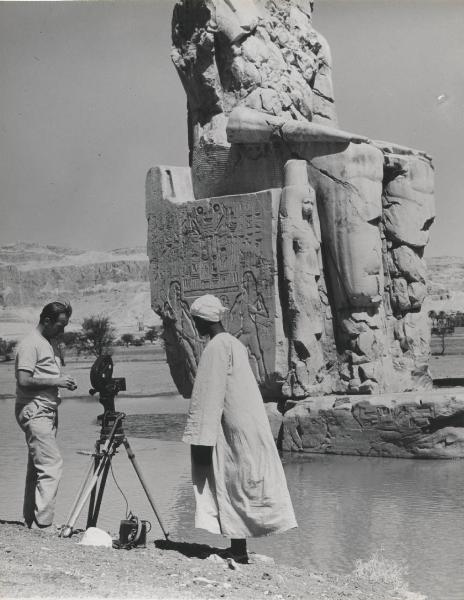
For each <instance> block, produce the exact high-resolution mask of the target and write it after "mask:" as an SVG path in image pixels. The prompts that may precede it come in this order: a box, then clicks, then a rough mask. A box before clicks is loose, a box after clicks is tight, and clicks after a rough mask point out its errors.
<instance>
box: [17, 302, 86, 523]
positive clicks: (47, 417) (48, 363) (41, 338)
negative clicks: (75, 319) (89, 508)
mask: <svg viewBox="0 0 464 600" xmlns="http://www.w3.org/2000/svg"><path fill="white" fill-rule="evenodd" d="M71 312H72V308H71V305H70V304H68V303H63V302H51V303H50V304H47V305H46V306H44V308H43V309H42V312H41V314H40V319H39V324H38V325H37V328H36V329H35V330H34V331H32V332H31V333H30V334H29V335H28V336H26V337H25V338H24V339H23V340H22V341H21V343H20V344H19V346H18V350H17V354H16V363H15V376H16V407H15V414H16V420H17V422H18V424H19V426H20V427H21V429H22V430H23V431H24V434H25V436H26V443H27V446H28V450H29V454H28V463H27V475H26V486H25V491H24V505H23V516H24V521H25V524H26V525H27V527H29V528H31V527H32V526H33V525H35V526H37V527H39V528H44V527H49V526H50V525H51V524H52V523H53V517H54V512H55V501H56V493H57V491H58V485H59V482H60V478H61V472H62V466H63V460H62V458H61V454H60V451H59V449H58V446H57V443H56V432H57V426H58V405H59V404H60V402H61V399H60V393H59V388H66V389H68V390H75V389H76V387H77V385H76V381H75V380H74V378H73V377H70V376H69V375H62V374H61V361H60V359H59V357H58V355H56V354H55V350H54V348H53V346H52V344H51V341H52V340H54V339H55V338H56V337H57V336H58V335H60V334H61V333H63V331H64V328H65V327H66V325H67V324H68V322H69V318H70V316H71Z"/></svg>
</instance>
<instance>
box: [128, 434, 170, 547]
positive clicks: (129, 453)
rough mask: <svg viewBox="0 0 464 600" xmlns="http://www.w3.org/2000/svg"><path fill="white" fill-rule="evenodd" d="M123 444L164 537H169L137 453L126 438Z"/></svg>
mask: <svg viewBox="0 0 464 600" xmlns="http://www.w3.org/2000/svg"><path fill="white" fill-rule="evenodd" d="M123 444H124V447H125V448H126V452H127V456H128V457H129V458H130V461H131V463H132V466H133V467H134V469H135V472H136V473H137V477H138V478H139V480H140V483H141V484H142V487H143V489H144V491H145V494H146V495H147V498H148V502H149V503H150V505H151V507H152V509H153V512H154V513H155V516H156V518H157V519H158V523H159V525H160V527H161V531H162V532H163V534H164V537H165V538H166V539H168V537H169V533H166V530H165V529H164V526H163V523H162V522H161V517H160V516H159V514H158V511H157V510H156V505H155V501H154V500H153V498H152V495H151V493H150V490H149V489H148V486H147V484H146V483H145V480H144V478H143V475H142V472H141V471H140V467H139V465H138V463H137V461H136V460H135V454H134V452H133V451H132V448H131V447H130V444H129V442H128V441H127V439H126V438H124V439H123Z"/></svg>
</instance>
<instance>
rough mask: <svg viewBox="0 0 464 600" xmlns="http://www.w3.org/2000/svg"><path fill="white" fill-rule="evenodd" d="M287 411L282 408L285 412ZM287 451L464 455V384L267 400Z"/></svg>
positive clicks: (273, 424) (276, 433)
mask: <svg viewBox="0 0 464 600" xmlns="http://www.w3.org/2000/svg"><path fill="white" fill-rule="evenodd" d="M279 409H281V410H279ZM266 410H267V413H268V416H269V420H270V423H271V427H272V430H273V433H274V437H275V439H276V441H277V444H278V446H279V448H280V449H281V450H284V451H290V452H308V453H319V454H320V453H325V454H352V455H359V456H383V457H390V458H429V459H430V458H448V459H449V458H464V388H459V389H457V390H456V389H452V390H451V389H448V390H439V391H423V392H405V393H400V394H384V395H382V396H364V395H363V396H320V397H313V398H310V399H306V400H301V401H298V402H295V401H287V402H286V403H285V405H284V406H283V407H282V406H280V405H279V406H278V405H277V404H276V403H267V404H266Z"/></svg>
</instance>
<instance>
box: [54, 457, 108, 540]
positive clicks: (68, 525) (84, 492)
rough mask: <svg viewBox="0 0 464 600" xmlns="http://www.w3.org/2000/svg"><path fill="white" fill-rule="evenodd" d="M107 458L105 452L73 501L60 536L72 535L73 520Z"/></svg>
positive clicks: (94, 484) (74, 520) (77, 515)
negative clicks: (72, 507) (78, 495)
mask: <svg viewBox="0 0 464 600" xmlns="http://www.w3.org/2000/svg"><path fill="white" fill-rule="evenodd" d="M109 460H111V459H110V456H109V455H108V454H105V455H104V456H103V458H102V459H101V461H100V464H99V465H98V468H97V470H96V471H95V472H94V474H93V475H92V477H91V479H90V481H89V482H88V484H87V487H86V488H85V489H83V490H82V493H81V495H80V497H79V498H78V499H77V501H76V502H75V505H74V510H73V511H72V513H71V515H70V517H69V519H68V522H67V523H66V525H63V527H62V529H61V532H60V537H70V536H71V535H72V532H73V526H74V524H75V522H76V521H77V519H78V517H79V515H80V514H81V511H82V509H83V508H84V504H85V503H86V502H87V498H88V497H89V496H90V494H91V492H92V490H93V489H94V487H95V486H96V485H97V482H98V480H99V478H100V475H101V473H102V471H103V469H104V467H105V466H106V463H107V462H108V461H109Z"/></svg>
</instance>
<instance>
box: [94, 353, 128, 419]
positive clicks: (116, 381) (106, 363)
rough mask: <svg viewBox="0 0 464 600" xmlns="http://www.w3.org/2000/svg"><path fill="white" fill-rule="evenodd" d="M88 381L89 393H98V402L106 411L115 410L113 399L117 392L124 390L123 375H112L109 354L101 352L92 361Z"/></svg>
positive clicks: (111, 362)
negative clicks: (89, 385) (89, 384)
mask: <svg viewBox="0 0 464 600" xmlns="http://www.w3.org/2000/svg"><path fill="white" fill-rule="evenodd" d="M90 383H91V385H92V388H91V389H90V390H89V394H91V395H92V396H93V395H94V394H97V393H98V394H99V395H100V398H99V402H100V404H102V405H103V408H104V409H105V413H106V412H115V409H114V399H115V397H116V395H117V394H118V393H119V392H124V391H125V390H126V380H125V378H124V377H113V359H112V358H111V356H110V355H109V354H102V355H101V356H99V357H98V358H97V359H96V361H95V362H94V363H93V365H92V368H91V369H90Z"/></svg>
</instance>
